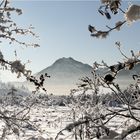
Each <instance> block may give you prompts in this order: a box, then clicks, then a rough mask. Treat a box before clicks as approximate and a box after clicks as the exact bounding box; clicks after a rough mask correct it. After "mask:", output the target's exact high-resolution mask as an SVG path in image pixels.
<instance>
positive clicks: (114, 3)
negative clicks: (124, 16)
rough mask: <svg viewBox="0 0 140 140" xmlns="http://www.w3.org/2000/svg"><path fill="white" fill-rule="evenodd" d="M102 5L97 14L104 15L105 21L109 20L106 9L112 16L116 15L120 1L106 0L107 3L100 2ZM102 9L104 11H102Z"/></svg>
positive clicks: (109, 16)
mask: <svg viewBox="0 0 140 140" xmlns="http://www.w3.org/2000/svg"><path fill="white" fill-rule="evenodd" d="M102 3H103V4H104V5H102V6H100V8H99V10H98V11H99V13H100V14H101V15H103V16H104V15H105V16H106V18H107V19H111V15H110V13H109V11H108V9H109V10H110V11H111V12H112V13H113V14H117V13H118V9H119V8H120V5H121V1H120V0H113V1H112V0H108V1H102ZM103 8H104V9H103Z"/></svg>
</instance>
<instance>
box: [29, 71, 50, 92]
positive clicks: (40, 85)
mask: <svg viewBox="0 0 140 140" xmlns="http://www.w3.org/2000/svg"><path fill="white" fill-rule="evenodd" d="M45 77H47V78H50V76H49V75H48V74H47V73H45V74H44V75H43V74H41V75H40V77H39V79H37V78H36V77H35V76H30V77H28V78H27V80H28V81H30V82H32V83H34V85H35V87H36V90H35V91H33V93H36V92H37V91H38V90H39V89H42V90H43V91H45V92H46V91H47V90H46V89H45V88H44V82H45Z"/></svg>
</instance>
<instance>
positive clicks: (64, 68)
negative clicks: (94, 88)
mask: <svg viewBox="0 0 140 140" xmlns="http://www.w3.org/2000/svg"><path fill="white" fill-rule="evenodd" d="M91 71H92V67H91V66H90V65H88V64H84V63H82V62H79V61H76V60H74V59H73V58H71V57H69V58H65V57H63V58H60V59H58V60H56V61H55V62H54V63H53V64H52V65H51V66H49V67H47V68H45V69H43V70H42V71H40V72H38V73H37V74H36V76H39V75H41V74H45V73H48V75H50V76H51V78H48V79H47V80H46V82H45V86H46V88H47V89H48V91H49V92H51V93H54V94H55V93H57V94H69V93H70V89H72V88H75V87H76V83H78V82H79V79H80V78H82V77H84V76H91Z"/></svg>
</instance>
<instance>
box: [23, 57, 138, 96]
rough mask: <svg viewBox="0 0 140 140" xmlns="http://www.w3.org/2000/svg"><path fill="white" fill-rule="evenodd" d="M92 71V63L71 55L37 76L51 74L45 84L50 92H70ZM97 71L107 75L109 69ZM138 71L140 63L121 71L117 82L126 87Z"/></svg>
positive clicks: (28, 85)
mask: <svg viewBox="0 0 140 140" xmlns="http://www.w3.org/2000/svg"><path fill="white" fill-rule="evenodd" d="M91 72H92V67H91V66H90V65H88V64H84V63H82V62H79V61H76V60H75V59H73V58H71V57H69V58H65V57H63V58H60V59H58V60H56V61H55V62H54V63H53V64H52V65H51V66H49V67H47V68H45V69H43V70H41V71H40V72H38V73H36V74H35V76H37V77H39V76H40V75H41V74H44V73H48V75H50V76H51V78H48V79H46V81H45V84H44V85H45V87H46V89H47V91H48V93H53V94H69V93H70V89H73V88H77V86H76V84H77V83H79V82H80V81H79V79H80V78H82V77H85V76H88V77H91V76H92V74H91ZM97 72H98V73H100V74H102V75H106V74H107V73H109V70H108V69H107V68H100V69H98V70H97ZM138 73H140V64H137V65H136V66H135V67H134V69H132V70H122V71H120V73H119V74H118V75H117V78H116V80H115V82H116V83H118V84H119V85H120V87H121V88H123V89H125V88H126V87H128V86H129V84H130V83H134V82H135V81H134V80H133V79H132V75H133V74H138ZM25 84H26V85H27V87H28V88H30V89H32V88H33V87H34V86H33V85H31V83H30V82H25Z"/></svg>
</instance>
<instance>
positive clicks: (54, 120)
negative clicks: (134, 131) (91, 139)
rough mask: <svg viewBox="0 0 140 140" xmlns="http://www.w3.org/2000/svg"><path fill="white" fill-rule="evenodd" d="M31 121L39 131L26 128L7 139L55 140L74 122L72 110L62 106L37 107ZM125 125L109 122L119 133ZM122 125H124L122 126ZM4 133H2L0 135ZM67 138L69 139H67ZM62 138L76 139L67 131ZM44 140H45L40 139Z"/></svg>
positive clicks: (32, 111) (0, 125)
mask: <svg viewBox="0 0 140 140" xmlns="http://www.w3.org/2000/svg"><path fill="white" fill-rule="evenodd" d="M13 108H14V109H16V108H17V107H16V106H7V109H8V110H10V109H11V110H13ZM29 115H30V120H31V122H32V124H35V126H36V128H38V130H36V129H33V128H29V127H28V129H27V128H25V129H24V131H25V132H24V133H21V134H20V135H19V137H18V136H15V135H9V136H8V137H7V138H8V140H34V139H33V137H36V138H39V137H40V138H41V137H42V138H44V140H51V139H52V140H53V139H54V138H55V137H56V135H57V133H58V132H59V131H60V130H62V129H64V128H65V126H66V125H67V124H69V123H71V122H72V119H71V118H72V114H71V109H70V108H69V107H60V106H50V107H46V106H43V105H42V106H35V107H33V108H32V109H31V111H30V114H29ZM123 123H125V120H124V118H118V119H117V122H116V118H115V119H113V120H112V121H111V122H109V124H108V126H109V127H110V128H111V130H115V131H117V132H121V131H122V129H123V127H122V126H123ZM121 124H122V125H121ZM118 125H120V128H119V129H118V127H117V126H118ZM2 127H3V123H2V122H0V130H2ZM1 134H2V132H1V131H0V135H1ZM66 137H67V138H66ZM60 138H66V140H74V138H72V137H71V134H70V133H68V132H67V131H64V132H63V133H62V134H61V135H60V136H59V139H58V140H61V139H60ZM40 140H43V139H40Z"/></svg>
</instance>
